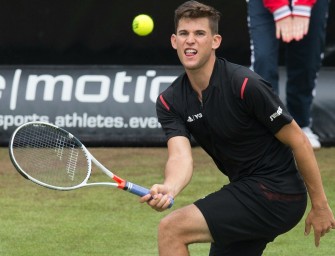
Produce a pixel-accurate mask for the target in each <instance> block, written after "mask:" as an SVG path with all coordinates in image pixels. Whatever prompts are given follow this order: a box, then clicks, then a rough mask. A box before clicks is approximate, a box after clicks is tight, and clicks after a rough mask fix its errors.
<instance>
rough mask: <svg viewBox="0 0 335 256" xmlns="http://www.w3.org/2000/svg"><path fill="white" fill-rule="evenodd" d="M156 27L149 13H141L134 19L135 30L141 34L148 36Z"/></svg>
mask: <svg viewBox="0 0 335 256" xmlns="http://www.w3.org/2000/svg"><path fill="white" fill-rule="evenodd" d="M153 29H154V21H153V20H152V18H151V17H150V16H149V15H146V14H140V15H138V16H136V17H135V18H134V20H133V31H134V32H135V33H136V34H137V35H139V36H147V35H149V34H150V33H151V32H152V30H153Z"/></svg>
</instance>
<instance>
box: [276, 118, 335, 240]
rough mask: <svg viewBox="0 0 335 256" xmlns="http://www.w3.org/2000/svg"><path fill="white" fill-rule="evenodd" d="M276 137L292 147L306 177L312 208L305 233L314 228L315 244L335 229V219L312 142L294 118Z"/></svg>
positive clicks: (298, 165)
mask: <svg viewBox="0 0 335 256" xmlns="http://www.w3.org/2000/svg"><path fill="white" fill-rule="evenodd" d="M275 136H276V138H277V139H278V140H280V141H281V142H282V143H284V144H286V145H288V146H290V147H291V149H292V151H293V154H294V157H295V160H296V164H297V167H298V170H299V172H300V173H301V175H302V176H303V178H304V181H305V184H306V187H307V191H308V194H309V197H310V200H311V204H312V207H311V210H310V212H309V214H308V216H307V218H306V221H305V234H306V235H308V234H309V233H310V230H311V227H313V230H314V238H315V246H319V244H320V238H321V237H322V236H324V235H325V234H326V233H328V232H329V231H330V229H332V228H333V229H335V219H334V215H333V213H332V210H331V209H330V207H329V204H328V201H327V196H326V194H325V192H324V188H323V184H322V179H321V174H320V170H319V167H318V164H317V160H316V157H315V155H314V151H313V148H312V146H311V145H310V142H309V140H308V138H307V137H306V135H305V134H304V133H303V131H302V130H301V128H300V127H299V125H298V124H297V123H296V122H295V121H294V120H293V121H292V122H291V123H290V124H287V125H285V126H283V127H282V128H281V129H280V130H279V132H277V133H276V135H275Z"/></svg>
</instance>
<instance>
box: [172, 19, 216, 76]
mask: <svg viewBox="0 0 335 256" xmlns="http://www.w3.org/2000/svg"><path fill="white" fill-rule="evenodd" d="M220 43H221V36H220V35H213V34H212V32H211V30H210V27H209V20H208V19H207V18H197V19H190V18H183V19H181V20H179V24H178V27H177V32H176V34H173V35H172V36H171V44H172V47H173V48H174V49H176V50H177V54H178V57H179V59H180V61H181V63H182V64H183V66H184V68H185V69H189V70H195V69H199V68H201V67H203V66H204V65H205V64H206V63H207V62H208V60H209V59H210V58H211V57H215V49H217V48H218V47H219V46H220Z"/></svg>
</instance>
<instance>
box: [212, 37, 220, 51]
mask: <svg viewBox="0 0 335 256" xmlns="http://www.w3.org/2000/svg"><path fill="white" fill-rule="evenodd" d="M221 41H222V37H221V36H220V35H218V34H216V35H214V37H213V43H212V48H213V49H214V50H216V49H217V48H219V47H220V45H221Z"/></svg>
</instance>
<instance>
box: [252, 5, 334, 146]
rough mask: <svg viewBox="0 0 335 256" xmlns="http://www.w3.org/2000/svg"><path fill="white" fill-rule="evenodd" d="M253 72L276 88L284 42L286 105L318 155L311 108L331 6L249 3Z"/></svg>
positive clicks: (317, 141)
mask: <svg viewBox="0 0 335 256" xmlns="http://www.w3.org/2000/svg"><path fill="white" fill-rule="evenodd" d="M247 2H248V21H249V22H248V24H249V33H250V38H251V52H252V54H251V64H252V69H253V70H254V71H255V72H256V73H257V74H259V75H260V76H262V77H263V78H264V79H265V80H267V81H269V82H270V83H271V85H272V87H273V89H274V90H275V91H276V92H277V93H279V88H278V81H279V75H278V58H279V46H280V39H282V41H283V42H284V43H285V44H284V46H285V50H286V55H285V63H286V73H287V82H286V105H287V109H288V111H289V112H290V114H291V115H292V117H293V118H294V120H295V121H296V122H297V123H298V124H299V126H300V127H301V128H302V130H303V131H304V132H305V134H306V135H307V137H308V139H309V141H310V142H311V144H312V147H313V148H314V149H319V148H320V147H321V144H320V141H319V138H318V136H317V135H316V134H314V133H313V131H312V130H311V126H312V122H311V121H312V115H311V109H312V103H313V99H314V94H315V84H316V78H317V74H318V72H319V70H320V67H321V61H322V56H323V51H324V46H325V37H326V25H327V16H328V8H329V0H317V1H316V0H295V1H293V0H280V1H278V0H247Z"/></svg>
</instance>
